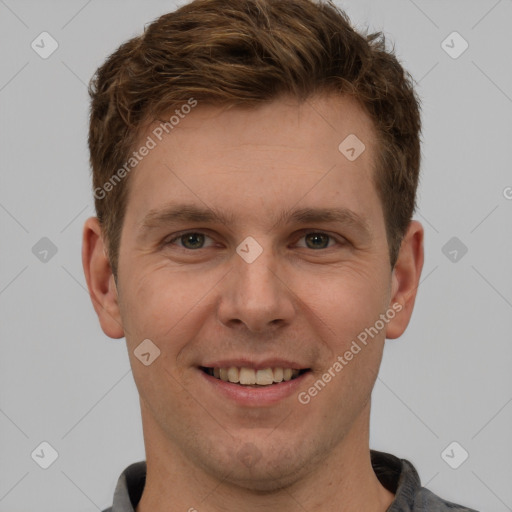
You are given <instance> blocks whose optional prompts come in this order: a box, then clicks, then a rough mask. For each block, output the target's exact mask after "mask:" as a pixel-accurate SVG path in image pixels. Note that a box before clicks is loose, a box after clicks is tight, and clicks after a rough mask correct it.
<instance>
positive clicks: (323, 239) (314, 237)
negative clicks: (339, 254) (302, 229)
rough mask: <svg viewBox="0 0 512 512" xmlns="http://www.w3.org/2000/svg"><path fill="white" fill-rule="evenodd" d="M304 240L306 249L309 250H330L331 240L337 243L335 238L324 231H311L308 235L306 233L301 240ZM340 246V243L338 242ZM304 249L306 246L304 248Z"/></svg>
mask: <svg viewBox="0 0 512 512" xmlns="http://www.w3.org/2000/svg"><path fill="white" fill-rule="evenodd" d="M302 238H304V239H305V240H306V247H307V248H308V249H314V250H317V249H328V248H329V240H331V241H336V239H335V237H333V236H332V235H329V234H328V233H324V232H323V231H310V232H308V233H304V234H303V235H302V237H301V239H302ZM337 243H338V244H339V242H337ZM302 247H304V246H302Z"/></svg>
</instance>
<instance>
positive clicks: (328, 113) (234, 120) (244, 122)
mask: <svg viewBox="0 0 512 512" xmlns="http://www.w3.org/2000/svg"><path fill="white" fill-rule="evenodd" d="M187 110H188V109H187ZM174 112H175V111H174ZM174 112H172V113H170V115H162V116H160V120H161V122H160V121H158V122H155V123H154V124H153V125H152V126H150V127H149V129H148V130H147V132H146V133H145V134H144V136H143V137H142V138H141V145H142V144H143V143H144V142H145V141H148V140H149V139H151V141H152V145H154V148H153V149H152V150H151V151H150V152H149V154H147V156H145V157H144V158H143V159H141V161H140V163H139V164H138V165H137V167H136V169H135V171H134V173H133V175H132V176H131V180H132V183H131V186H130V193H129V199H128V205H129V208H128V209H130V208H131V209H135V212H134V214H135V215H136V217H137V219H140V218H141V217H142V216H143V215H145V214H147V212H148V211H149V210H152V211H155V210H158V208H159V207H160V206H162V207H163V206H164V205H167V204H168V203H169V201H171V200H172V199H178V198H179V199H180V203H181V204H183V203H184V202H187V201H185V199H188V203H194V204H195V205H197V206H199V205H201V206H203V207H204V206H207V205H208V204H211V205H214V206H215V209H216V210H219V209H220V208H223V207H225V208H226V211H227V212H232V213H235V214H239V213H240V207H241V208H243V209H244V210H245V211H247V210H249V209H250V208H253V209H256V210H257V211H258V212H260V216H261V212H263V211H267V212H269V214H271V213H272V215H273V218H275V217H276V216H278V215H280V213H281V212H282V211H284V210H286V211H289V210H290V209H291V208H292V207H293V206H294V203H301V204H300V205H299V206H303V207H308V206H311V205H313V204H316V205H318V204H319V203H324V205H325V206H328V204H329V202H331V203H333V202H339V200H341V199H343V201H342V202H344V203H346V204H344V205H343V206H349V207H350V206H352V208H353V209H354V210H357V209H358V207H359V208H360V207H361V206H362V204H361V200H360V198H361V196H366V197H367V199H368V200H370V199H371V200H375V199H376V195H375V190H374V185H373V174H374V159H375V151H376V139H375V130H374V126H373V123H372V121H371V119H370V118H369V116H368V115H367V114H366V112H365V111H364V110H363V109H362V108H361V107H360V106H359V104H358V103H357V102H356V101H355V100H353V99H351V98H349V97H340V96H332V95H331V96H319V97H314V98H310V99H308V100H307V101H305V102H302V103H299V102H298V101H297V100H295V99H293V98H288V97H284V98H281V99H279V100H276V101H273V102H270V103H268V104H264V105H262V106H258V107H256V108H238V107H237V108H221V107H218V106H212V105H202V104H201V103H200V102H198V104H197V106H196V107H195V108H194V109H193V110H192V111H190V112H189V113H187V114H184V113H183V112H181V115H180V116H179V117H178V116H177V115H174ZM173 115H174V118H173V119H172V123H171V122H168V123H167V124H165V125H164V124H162V123H163V122H165V121H169V120H170V119H171V117H172V116H173ZM162 127H163V129H162ZM166 130H167V132H168V133H166ZM162 132H163V133H162ZM370 196H372V197H370ZM201 203H202V204H201ZM308 203H309V204H308ZM279 204H280V205H281V206H282V207H283V208H282V209H281V210H279V211H278V210H277V209H276V206H278V205H279Z"/></svg>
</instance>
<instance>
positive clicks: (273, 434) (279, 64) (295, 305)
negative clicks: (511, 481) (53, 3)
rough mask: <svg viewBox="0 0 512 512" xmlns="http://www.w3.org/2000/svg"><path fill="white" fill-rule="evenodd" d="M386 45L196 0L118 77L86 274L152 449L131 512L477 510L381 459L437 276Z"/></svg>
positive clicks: (157, 31)
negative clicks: (377, 401) (400, 375)
mask: <svg viewBox="0 0 512 512" xmlns="http://www.w3.org/2000/svg"><path fill="white" fill-rule="evenodd" d="M378 36H379V35H378V34H377V35H371V36H366V37H363V36H362V35H359V34H357V33H356V32H355V31H354V30H353V29H352V28H351V27H350V24H349V21H348V19H347V18H346V16H345V15H344V14H343V13H342V12H341V11H339V10H338V9H336V8H335V6H334V5H332V4H327V3H313V2H312V1H310V0H298V1H295V0H294V1H290V0H284V1H275V0H196V1H195V2H192V3H190V4H188V5H185V6H182V7H181V8H179V9H178V10H177V11H176V12H174V13H170V14H167V15H165V16H162V17H161V18H159V19H158V20H156V21H155V22H154V23H152V24H151V25H150V26H148V27H147V28H146V30H145V32H144V34H143V35H141V36H139V37H135V38H134V39H132V40H130V41H128V42H126V43H125V44H123V45H122V46H121V47H120V48H119V49H118V50H117V51H116V52H115V53H114V54H113V55H111V56H110V57H109V59H108V60H107V61H106V63H105V64H104V65H103V66H101V67H100V68H99V70H98V72H97V73H96V76H95V77H94V80H93V82H92V84H91V91H90V92H91V96H92V107H91V120H90V133H89V147H90V154H91V165H92V169H93V182H94V195H95V199H96V211H97V218H96V217H95V218H91V219H88V220H87V222H86V224H85V228H84V237H83V264H84V270H85V275H86V280H87V284H88V287H89V291H90V294H91V298H92V301H93V304H94V307H95V310H96V312H97V314H98V317H99V321H100V323H101V326H102V329H103V331H104V332H105V333H106V334H107V335H108V336H110V337H112V338H122V337H125V338H126V342H127V345H128V351H129V355H130V361H131V366H132V371H133V376H134V379H135V382H136V385H137V388H138V391H139V394H140V404H141V415H142V423H143V430H144V441H145V448H146V462H140V463H137V464H134V465H132V466H130V467H129V468H127V469H126V471H125V472H124V473H123V474H122V475H121V478H120V479H119V483H118V486H117V488H116V491H115V495H114V502H113V507H112V508H110V509H108V510H109V511H112V512H127V511H136V512H150V511H151V512H163V511H166V512H168V511H179V510H183V511H187V510H188V511H194V510H198V511H200V512H203V511H204V512H209V511H212V512H214V511H220V510H228V511H230V510H244V511H256V510H279V511H291V510H297V509H299V510H307V511H311V512H313V511H319V510H322V511H337V512H348V511H370V510H371V511H385V510H388V511H405V510H415V511H419V510H421V511H426V510H429V511H430V510H435V511H444V510H469V509H467V508H464V507H461V506H458V505H454V504H453V503H449V502H446V501H444V500H442V499H441V498H439V497H436V496H435V495H434V494H432V493H431V492H430V491H428V490H426V489H424V488H422V487H421V484H420V481H419V477H418V475H417V473H416V471H415V469H414V468H413V466H412V465H411V464H410V463H409V462H408V461H406V460H401V459H398V458H396V457H394V456H392V455H390V454H384V453H381V452H376V451H370V449H369V417H370V398H371V391H372V388H373V385H374V383H375V379H376V377H377V374H378V370H379V365H380V361H381V357H382V352H383V347H384V342H385V339H386V338H391V339H393V338H397V337H399V336H400V335H401V334H402V333H403V332H404V330H405V329H406V327H407V325H408V322H409V320H410V317H411V314H412V310H413V306H414V301H415V296H416V290H417V287H418V283H419V279H420V274H421V270H422V266H423V228H422V226H421V225H420V224H419V223H418V222H416V221H412V220H411V218H412V214H413V212H414V207H415V194H416V187H417V183H418V173H419V164H420V141H419V135H420V126H421V123H420V114H419V105H418V103H419V101H418V99H417V97H416V95H415V93H414V90H413V87H412V82H411V80H410V77H409V76H408V75H407V73H406V72H404V70H403V69H402V67H401V66H400V64H399V63H398V62H397V60H396V58H395V57H394V56H393V55H392V54H390V53H388V52H386V49H385V45H384V40H383V38H381V39H379V37H378Z"/></svg>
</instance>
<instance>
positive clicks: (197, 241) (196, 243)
mask: <svg viewBox="0 0 512 512" xmlns="http://www.w3.org/2000/svg"><path fill="white" fill-rule="evenodd" d="M206 238H210V237H209V236H207V235H205V234H204V233H200V232H196V231H188V232H186V233H181V234H179V235H177V236H174V237H173V238H171V239H170V240H167V241H166V242H165V245H174V243H175V242H176V241H178V242H179V243H181V247H182V248H184V249H189V250H195V249H203V248H204V242H205V239H206Z"/></svg>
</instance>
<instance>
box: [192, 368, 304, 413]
mask: <svg viewBox="0 0 512 512" xmlns="http://www.w3.org/2000/svg"><path fill="white" fill-rule="evenodd" d="M198 372H199V373H200V374H201V375H202V376H203V378H204V379H206V382H207V383H209V384H210V385H212V386H213V387H214V390H215V391H216V392H218V393H221V394H222V395H224V396H225V397H227V398H229V399H231V400H233V401H235V402H236V403H237V404H239V405H243V406H253V407H261V406H266V405H273V404H277V403H279V402H280V401H281V400H283V399H284V398H287V397H289V396H291V395H293V394H297V393H298V390H299V389H300V387H301V385H303V381H304V379H305V378H306V377H307V376H308V375H309V373H310V372H309V371H308V372H305V373H303V374H301V375H299V376H298V377H296V378H295V379H292V380H288V381H283V382H279V383H276V384H270V385H268V386H261V387H259V388H252V387H247V386H241V385H240V384H233V383H232V382H225V381H223V380H221V379H217V378H216V377H212V376H211V375H208V374H207V373H205V372H203V371H202V370H200V369H198Z"/></svg>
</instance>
